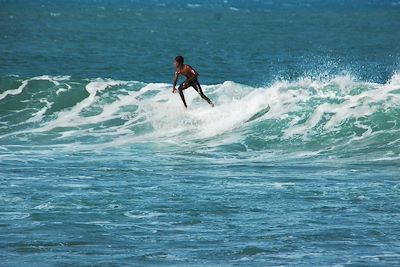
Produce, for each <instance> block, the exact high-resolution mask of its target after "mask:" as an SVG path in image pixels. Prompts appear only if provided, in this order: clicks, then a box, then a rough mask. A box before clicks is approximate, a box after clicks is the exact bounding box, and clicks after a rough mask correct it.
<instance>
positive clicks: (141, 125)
mask: <svg viewBox="0 0 400 267" xmlns="http://www.w3.org/2000/svg"><path fill="white" fill-rule="evenodd" d="M0 88H1V89H0V101H1V106H0V116H1V120H0V123H1V124H0V144H1V146H2V150H3V151H4V152H7V151H27V150H32V149H35V150H49V151H53V150H66V151H92V150H94V151H98V150H104V149H123V148H126V147H130V146H134V145H135V144H143V143H147V144H150V143H154V144H164V146H165V147H182V146H190V147H195V148H196V149H198V150H204V151H214V152H215V151H218V152H219V153H239V154H241V155H247V156H249V157H250V156H251V157H258V156H262V157H273V158H275V159H276V158H279V157H282V159H285V158H288V157H292V156H293V157H296V158H298V157H319V156H320V157H326V158H351V157H353V158H354V157H356V158H363V159H369V160H377V159H388V160H394V159H398V158H399V154H400V146H399V144H400V134H399V133H400V125H399V124H400V123H399V122H400V121H399V118H400V75H399V74H394V75H393V76H392V77H391V79H390V80H389V81H388V82H387V83H385V84H378V83H370V82H364V81H359V80H357V79H355V78H354V77H353V76H350V75H343V76H336V77H333V78H330V79H318V78H311V77H303V78H301V79H298V80H296V81H286V80H280V81H276V82H274V83H271V84H270V85H269V86H265V87H259V88H254V87H250V86H246V85H242V84H238V83H234V82H231V81H226V82H224V83H222V84H215V85H205V86H203V90H204V91H205V93H206V95H207V96H209V97H210V98H211V99H212V100H213V101H214V102H215V103H216V107H215V108H210V107H209V106H208V104H207V103H206V102H204V101H202V99H201V98H200V97H199V95H198V94H197V93H196V92H195V91H194V90H193V89H188V90H186V91H185V95H186V100H187V103H188V106H189V108H188V110H185V109H184V108H183V105H182V103H181V100H180V99H179V95H177V94H172V93H171V85H169V84H161V83H143V82H137V81H119V80H112V79H104V78H97V79H74V78H71V77H68V76H39V77H31V78H27V79H26V78H21V77H18V76H5V77H2V78H1V80H0ZM268 106H270V110H269V112H268V113H266V114H265V115H263V116H261V117H259V118H257V119H255V120H253V121H249V122H247V121H248V120H249V118H251V117H252V116H253V115H254V114H255V113H257V112H258V111H260V110H262V109H263V108H266V107H268Z"/></svg>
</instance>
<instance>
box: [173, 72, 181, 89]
mask: <svg viewBox="0 0 400 267" xmlns="http://www.w3.org/2000/svg"><path fill="white" fill-rule="evenodd" d="M178 78H179V73H178V72H175V78H174V83H173V85H172V93H176V88H175V86H176V83H177V82H178Z"/></svg>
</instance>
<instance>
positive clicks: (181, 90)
mask: <svg viewBox="0 0 400 267" xmlns="http://www.w3.org/2000/svg"><path fill="white" fill-rule="evenodd" d="M183 84H184V83H181V85H179V87H178V91H179V95H180V96H181V99H182V102H183V105H185V108H187V105H186V101H185V96H184V95H183V90H184V88H183Z"/></svg>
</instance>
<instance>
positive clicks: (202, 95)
mask: <svg viewBox="0 0 400 267" xmlns="http://www.w3.org/2000/svg"><path fill="white" fill-rule="evenodd" d="M192 86H193V88H194V90H196V91H197V92H198V93H199V95H200V96H201V98H203V99H204V100H205V101H207V103H208V104H210V105H211V106H213V107H214V104H213V103H212V102H211V100H210V99H209V98H208V97H207V96H206V95H205V94H204V93H203V90H201V86H200V83H199V81H195V82H194V84H193V85H192Z"/></svg>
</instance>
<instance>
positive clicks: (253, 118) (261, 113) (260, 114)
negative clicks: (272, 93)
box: [246, 105, 270, 122]
mask: <svg viewBox="0 0 400 267" xmlns="http://www.w3.org/2000/svg"><path fill="white" fill-rule="evenodd" d="M269 110H270V106H269V105H268V106H267V107H265V108H263V109H261V110H260V111H257V113H255V114H254V115H253V116H251V117H250V119H248V120H247V121H246V122H250V121H254V120H256V119H258V118H260V117H261V116H263V115H264V114H265V113H267V112H268V111H269Z"/></svg>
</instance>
